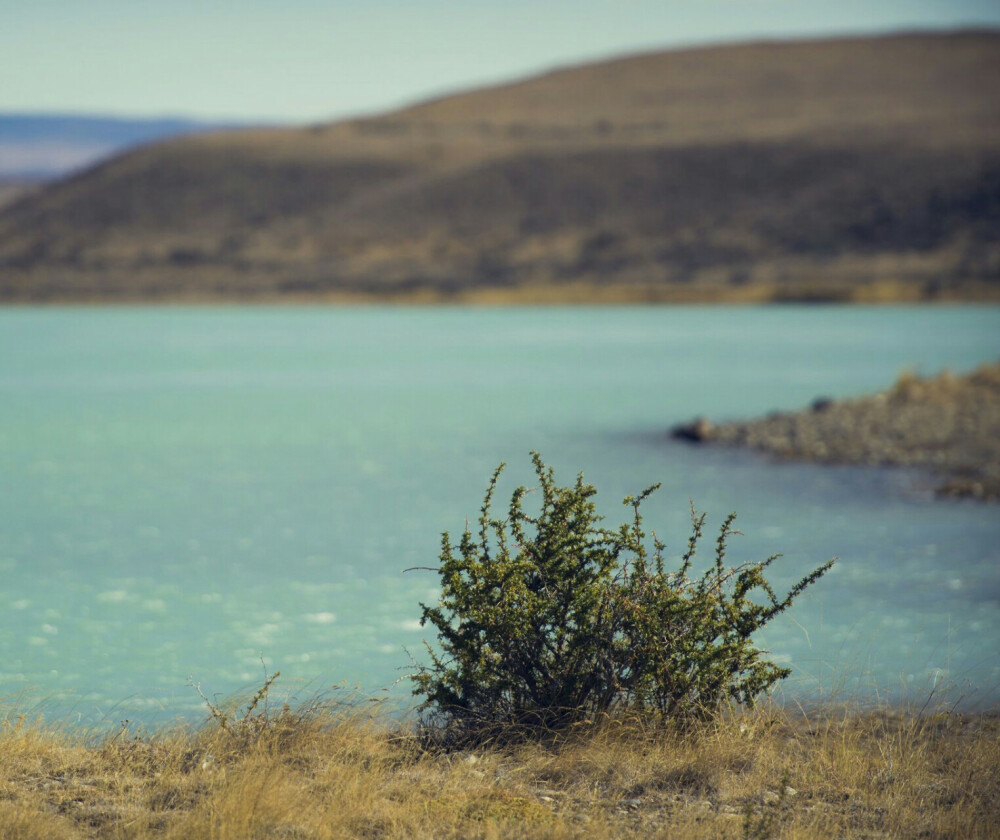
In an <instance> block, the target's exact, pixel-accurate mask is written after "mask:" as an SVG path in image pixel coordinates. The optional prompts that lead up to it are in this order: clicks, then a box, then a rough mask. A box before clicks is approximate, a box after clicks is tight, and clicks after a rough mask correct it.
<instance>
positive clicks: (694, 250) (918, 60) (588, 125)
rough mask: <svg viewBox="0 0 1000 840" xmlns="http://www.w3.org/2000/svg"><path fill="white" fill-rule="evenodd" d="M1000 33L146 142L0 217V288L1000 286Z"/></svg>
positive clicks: (728, 56)
mask: <svg viewBox="0 0 1000 840" xmlns="http://www.w3.org/2000/svg"><path fill="white" fill-rule="evenodd" d="M997 102H1000V34H997V33H987V32H984V33H959V34H951V35H908V36H894V37H885V38H870V39H843V40H832V41H819V42H801V43H768V44H750V45H737V46H726V47H716V48H710V49H697V50H683V51H672V52H661V53H653V54H649V55H640V56H635V57H631V58H625V59H618V60H614V61H608V62H602V63H599V64H593V65H588V66H584V67H577V68H569V69H564V70H558V71H554V72H552V73H548V74H546V75H543V76H540V77H537V78H533V79H528V80H526V81H522V82H518V83H516V84H512V85H507V86H502V87H497V88H489V89H484V90H477V91H472V92H470V93H464V94H459V95H456V96H450V97H446V98H443V99H439V100H435V101H432V102H427V103H423V104H419V105H417V106H414V107H412V108H408V109H405V110H402V111H398V112H395V113H392V114H388V115H385V116H381V117H377V118H372V119H365V120H355V121H350V122H342V123H334V124H330V125H322V126H313V127H310V128H303V129H286V130H268V131H251V132H223V133H218V134H214V135H207V136H199V137H192V138H187V139H181V140H175V141H170V142H166V143H161V144H157V145H153V146H150V147H147V148H144V149H140V150H138V151H136V152H133V153H131V154H128V155H125V156H122V157H120V158H117V159H114V160H112V161H110V162H108V163H105V164H104V165H102V166H99V167H97V168H95V169H92V170H90V171H88V172H85V173H82V174H80V175H77V176H75V177H73V178H71V179H68V180H66V181H63V182H61V183H58V184H55V185H53V186H51V187H49V188H47V189H45V190H43V191H41V192H39V193H37V194H32V195H28V196H27V197H25V198H23V199H22V200H20V201H16V202H14V203H13V204H11V205H9V206H8V207H6V208H3V209H2V210H0V300H8V301H12V300H49V299H70V300H87V299H150V298H155V299H163V298H178V299H183V298H238V299H242V298H261V297H263V298H270V297H275V296H283V295H284V296H288V295H291V296H305V297H310V298H311V297H334V298H336V297H348V296H349V297H361V298H365V297H378V298H383V297H393V298H394V297H400V296H407V297H416V298H417V299H435V298H440V297H441V296H447V297H453V298H456V299H483V300H572V299H583V300H628V299H666V300H669V299H745V300H762V299H803V298H806V299H880V298H891V299H899V298H906V299H915V298H922V297H946V298H947V297H969V296H975V297H982V296H998V295H1000V233H998V231H1000V107H998V106H997V104H996V103H997Z"/></svg>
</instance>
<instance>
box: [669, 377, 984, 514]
mask: <svg viewBox="0 0 1000 840" xmlns="http://www.w3.org/2000/svg"><path fill="white" fill-rule="evenodd" d="M672 435H673V436H674V437H676V438H679V439H681V440H688V441H691V442H695V443H700V444H703V443H710V444H720V445H725V446H740V447H746V448H750V449H755V450H759V451H762V452H769V453H771V454H773V455H776V456H778V457H779V458H788V459H796V460H806V461H817V462H820V463H825V464H868V465H884V466H906V467H918V468H922V469H928V470H931V471H933V472H934V473H935V474H936V475H938V476H939V478H940V481H939V485H938V488H937V490H938V493H939V494H941V495H948V496H970V497H974V498H977V499H984V500H992V501H996V500H998V499H1000V363H996V364H990V365H984V366H982V367H980V368H978V369H977V370H975V371H973V372H972V373H970V374H967V375H964V376H955V375H954V374H951V373H949V372H945V373H942V374H940V375H939V376H936V377H933V378H927V379H922V378H920V377H917V376H915V375H913V374H910V373H906V374H903V375H902V376H901V377H900V378H899V380H898V381H897V382H896V384H895V385H894V386H893V387H892V388H891V389H890V390H888V391H884V392H881V393H878V394H875V395H872V396H866V397H859V398H857V399H850V400H832V399H830V398H828V397H820V398H818V399H816V400H815V401H814V402H813V404H812V406H811V407H810V408H808V409H805V410H802V411H797V412H790V413H778V414H772V415H769V416H768V417H766V418H764V419H761V420H752V421H748V422H735V423H720V424H713V423H711V422H710V421H708V420H706V419H705V418H698V419H697V420H695V421H693V422H691V423H687V424H684V425H682V426H678V427H675V428H674V429H673V430H672Z"/></svg>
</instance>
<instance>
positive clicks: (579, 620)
mask: <svg viewBox="0 0 1000 840" xmlns="http://www.w3.org/2000/svg"><path fill="white" fill-rule="evenodd" d="M532 459H533V461H534V465H535V471H536V473H537V475H538V481H539V485H540V490H541V510H540V511H539V512H538V514H537V515H534V516H532V515H530V514H528V513H526V512H525V510H524V506H523V502H524V499H525V496H526V494H527V493H528V491H527V489H526V488H524V487H518V488H517V489H516V490H515V491H514V492H513V494H512V496H511V500H510V505H509V507H508V511H507V516H506V518H505V519H496V518H494V517H493V512H492V510H493V496H494V492H495V490H496V486H497V481H498V479H499V477H500V473H501V472H502V470H503V468H504V464H501V465H500V466H499V467H498V468H497V470H496V471H495V472H494V473H493V477H492V479H491V480H490V483H489V487H488V488H487V491H486V497H485V499H484V501H483V506H482V509H481V513H480V517H479V528H478V533H477V534H476V535H473V533H472V532H471V531H470V530H469V528H468V527H466V529H465V532H464V533H463V534H462V537H461V540H460V541H459V543H458V545H457V546H456V545H453V544H452V541H451V538H450V537H449V535H448V533H447V532H445V533H444V534H443V536H442V548H441V564H440V566H439V567H438V568H437V572H438V574H439V576H440V581H441V599H440V601H439V603H438V604H437V606H434V607H428V606H426V605H425V604H421V608H422V611H423V612H422V618H421V623H422V624H427V623H430V624H431V625H433V626H434V628H435V629H436V630H437V632H438V635H439V642H440V653H438V652H436V651H435V650H434V649H432V648H431V647H430V646H429V645H428V652H429V654H430V657H431V664H430V666H422V667H420V668H419V670H418V672H417V673H416V674H415V675H414V679H415V681H416V685H415V687H414V694H417V695H422V696H423V698H424V700H423V702H422V704H421V709H422V710H423V711H424V713H425V717H426V718H427V719H429V722H433V723H434V724H436V725H440V726H443V727H447V729H448V731H449V732H450V733H451V735H453V736H456V737H462V738H477V739H483V738H496V737H501V736H503V737H509V736H511V735H513V734H515V733H522V734H523V733H524V732H525V731H527V730H537V729H540V728H541V729H554V730H559V729H563V728H565V727H567V726H570V725H573V724H577V723H579V722H581V721H584V720H586V719H592V718H593V717H594V716H595V715H601V714H614V713H620V712H626V713H628V712H631V713H636V714H639V715H641V716H643V717H644V718H645V717H652V718H655V719H657V720H660V721H664V722H665V721H677V722H682V723H683V722H690V721H692V720H695V719H705V718H710V717H711V716H712V715H714V714H715V713H716V711H717V710H718V709H719V708H720V706H721V705H722V704H724V703H726V702H731V703H742V704H752V703H753V702H754V700H755V698H757V697H758V696H759V695H760V694H761V693H762V692H765V691H767V690H768V689H769V688H770V687H771V686H772V685H773V684H774V683H775V682H777V681H778V680H780V679H782V678H784V677H786V676H787V675H788V674H789V669H787V668H781V667H779V666H777V665H775V664H774V663H773V662H769V661H768V660H766V659H764V658H763V656H762V654H763V653H764V651H761V650H759V649H757V648H756V647H754V645H753V642H752V635H753V633H755V632H756V631H757V630H759V629H760V628H761V627H763V626H764V625H765V624H766V623H767V622H768V621H770V620H771V619H772V618H774V617H775V616H776V615H778V614H779V613H780V612H782V611H783V610H785V609H786V608H787V607H788V606H789V605H790V604H791V603H792V601H793V600H794V599H795V597H796V596H798V595H799V594H800V593H801V592H802V591H803V590H804V589H805V588H806V587H808V586H809V585H810V584H812V583H814V582H815V581H816V580H818V579H819V578H820V577H822V576H823V574H825V573H826V572H827V571H828V570H829V569H830V567H831V566H832V565H833V561H832V560H831V561H830V562H828V563H825V564H824V565H822V566H820V567H819V568H818V569H816V570H815V571H813V572H811V573H810V574H808V575H806V576H805V577H804V578H803V579H802V580H800V581H799V582H798V583H797V584H796V585H795V586H793V587H792V588H791V590H789V592H788V593H787V594H786V595H785V596H784V597H783V598H780V599H779V598H778V597H777V596H776V595H775V593H774V591H773V590H772V588H771V586H770V585H769V584H768V582H767V580H766V579H765V577H764V571H765V569H766V568H767V567H768V566H769V565H770V564H771V563H772V562H773V561H774V560H775V559H777V557H778V556H779V555H774V556H772V557H769V558H767V559H766V560H763V561H760V562H754V563H744V564H742V565H739V566H737V567H735V568H728V567H727V566H726V564H725V556H726V545H727V541H728V538H729V537H730V536H731V535H732V534H734V533H738V532H736V531H734V529H733V521H734V519H735V515H730V516H728V517H727V518H726V519H725V521H724V522H723V524H722V528H721V530H720V532H719V536H718V538H717V540H716V543H715V562H714V563H713V564H711V565H710V566H709V568H707V569H706V570H705V571H704V573H702V574H701V575H700V576H698V575H695V576H691V575H692V564H693V561H694V558H695V552H696V550H697V548H698V544H699V541H700V540H701V538H702V533H703V530H704V526H705V515H704V514H701V515H695V513H694V509H693V508H692V521H693V531H692V534H691V537H690V539H689V540H688V544H687V550H686V552H685V554H684V555H683V557H682V558H681V562H680V566H679V568H678V569H677V570H676V571H672V572H668V571H666V570H665V568H664V558H663V551H664V548H665V546H664V544H663V543H662V542H660V540H659V539H657V537H656V535H655V533H653V534H651V535H650V537H647V534H646V532H645V531H644V530H643V524H642V516H641V514H640V505H641V504H642V502H643V501H644V500H645V499H646V498H647V497H648V496H649V495H650V494H651V493H653V492H654V491H655V490H656V489H657V487H658V486H659V485H654V486H653V487H650V488H648V489H647V490H645V491H644V492H643V493H641V494H640V495H638V496H635V497H631V496H630V497H627V498H626V499H625V500H624V504H625V505H626V506H627V507H629V508H631V511H632V514H631V517H630V520H629V521H628V522H626V523H625V524H623V525H621V526H619V527H618V528H617V529H613V530H612V529H608V528H605V527H603V526H602V525H601V522H602V517H600V516H598V514H597V512H596V508H595V505H594V503H593V501H592V498H593V496H594V495H595V494H596V492H597V491H596V490H595V489H594V487H593V486H592V485H590V484H585V483H584V481H583V475H582V474H581V475H579V476H578V477H577V479H576V483H575V484H574V485H573V486H570V487H558V486H556V483H555V479H554V473H553V470H552V469H551V468H549V467H546V465H545V464H544V463H543V461H542V459H541V457H540V456H539V455H538V453H532ZM650 540H651V543H652V545H651V546H650V545H649V542H650ZM751 595H757V597H758V600H754V599H752V598H751Z"/></svg>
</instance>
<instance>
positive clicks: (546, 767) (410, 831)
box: [0, 709, 1000, 840]
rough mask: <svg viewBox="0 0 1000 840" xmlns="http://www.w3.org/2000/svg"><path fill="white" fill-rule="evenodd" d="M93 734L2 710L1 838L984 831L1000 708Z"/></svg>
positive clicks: (299, 722) (322, 721) (995, 785)
mask: <svg viewBox="0 0 1000 840" xmlns="http://www.w3.org/2000/svg"><path fill="white" fill-rule="evenodd" d="M247 723H248V724H252V725H245V724H243V723H240V722H238V721H237V722H236V723H235V724H234V725H232V726H230V727H229V728H228V729H225V728H222V727H220V726H219V725H218V724H217V723H215V722H211V723H209V724H206V725H205V726H204V727H202V728H201V729H198V730H184V729H177V730H173V731H168V732H162V733H155V734H149V735H135V734H132V733H130V732H129V731H127V730H125V729H123V730H122V731H121V732H118V733H116V734H112V735H105V736H102V737H99V738H95V737H93V736H89V737H88V736H86V735H84V734H81V733H79V732H74V731H72V730H59V729H51V728H46V727H45V726H44V725H42V724H39V723H31V722H28V721H25V720H23V719H22V720H18V719H9V720H8V721H7V722H6V723H5V724H4V725H3V726H2V729H0V840H7V838H11V840H13V838H17V839H18V840H34V838H38V840H42V838H44V839H45V840H62V838H147V837H164V838H178V839H180V838H184V840H189V839H190V840H197V839H198V838H206V839H207V838H213V839H214V840H225V839H226V838H232V840H247V838H295V840H299V838H301V840H306V838H310V839H311V838H316V839H317V840H326V838H386V840H389V839H390V838H428V840H429V839H430V838H484V840H485V839H486V838H515V837H516V838H551V840H555V839H556V838H584V837H586V838H612V837H613V838H632V837H634V838H655V837H685V838H688V837H690V838H790V840H791V839H792V838H802V839H803V840H805V838H810V839H811V838H823V837H837V838H847V839H848V840H849V838H882V837H924V838H978V837H981V838H986V837H995V836H997V834H996V831H997V826H998V825H1000V774H998V772H997V771H998V769H1000V719H998V718H997V717H996V716H993V715H987V714H983V715H971V716H967V715H954V714H948V715H939V716H920V715H915V714H907V713H902V712H898V711H881V712H877V713H868V712H863V711H832V710H825V711H823V712H814V713H808V714H807V713H803V712H800V711H795V712H789V711H784V710H777V709H762V710H758V711H753V712H745V713H740V714H737V715H734V716H732V717H730V718H728V719H726V720H723V721H720V722H717V723H714V724H711V725H708V726H705V727H703V728H701V729H699V730H698V731H695V732H689V733H686V734H682V733H678V732H663V731H648V730H643V729H642V728H639V727H635V726H626V725H623V724H620V723H618V724H615V723H607V724H604V725H602V726H594V727H586V728H582V729H579V730H577V731H576V732H575V733H573V734H572V735H570V736H568V737H564V738H560V739H556V738H549V739H547V740H545V741H543V742H541V743H532V744H525V745H522V746H519V747H509V748H505V749H489V748H484V749H482V750H478V751H475V752H460V753H449V752H446V751H444V750H440V749H429V748H427V747H426V746H423V745H422V744H421V742H420V741H419V739H418V738H416V737H415V736H414V735H412V734H411V733H410V732H409V730H405V729H403V728H402V727H401V726H400V725H398V724H396V723H394V722H392V721H391V720H390V719H388V718H386V717H383V716H380V715H379V714H378V713H376V714H375V715H365V714H360V713H358V712H357V711H356V710H355V711H351V710H346V711H338V710H337V709H332V710H331V709H326V710H325V711H321V712H316V711H315V710H314V711H310V712H289V711H287V710H286V711H283V712H281V713H278V714H271V715H269V716H261V717H255V718H253V719H251V720H249V721H247Z"/></svg>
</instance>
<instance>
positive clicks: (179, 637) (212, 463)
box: [0, 307, 1000, 722]
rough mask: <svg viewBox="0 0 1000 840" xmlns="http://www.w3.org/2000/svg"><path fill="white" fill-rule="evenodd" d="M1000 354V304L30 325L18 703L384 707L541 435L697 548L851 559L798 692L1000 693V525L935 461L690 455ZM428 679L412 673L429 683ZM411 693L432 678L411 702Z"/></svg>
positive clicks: (20, 432) (14, 401)
mask: <svg viewBox="0 0 1000 840" xmlns="http://www.w3.org/2000/svg"><path fill="white" fill-rule="evenodd" d="M998 357H1000V309H998V308H996V307H978V308H977V307H937V308H925V307H900V308H891V307H878V308H863V307H853V308H840V307H821V308H819V307H772V308H726V307H721V308H719V307H716V308H709V307H706V308H701V307H689V308H667V307H663V308H603V309H588V308H549V309H546V308H542V309H491V310H481V309H448V308H427V309H405V308H350V309H335V308H309V309H306V308H238V307H233V308H160V309H157V308H87V309H54V308H49V309H8V310H0V572H2V575H3V580H4V585H3V587H2V588H0V616H2V619H0V686H2V689H0V692H2V693H3V694H5V695H6V696H7V697H8V698H14V699H15V701H16V703H17V704H19V705H20V707H21V708H22V709H28V710H31V709H37V710H41V711H44V712H45V713H46V714H47V715H49V716H50V717H51V716H53V715H56V716H64V715H67V714H68V715H71V716H76V717H79V718H83V719H85V720H88V721H112V722H113V721H116V720H117V719H120V718H123V717H126V716H131V717H141V718H142V719H145V720H149V721H156V722H160V721H167V720H172V719H174V718H175V717H177V716H197V715H198V714H199V713H200V711H201V708H202V707H201V705H200V702H201V701H200V700H199V698H198V696H197V694H196V693H195V692H194V690H193V689H191V688H190V687H189V686H187V685H186V683H187V681H188V677H189V676H192V677H193V678H194V680H195V681H200V682H201V683H202V685H203V688H204V690H205V691H206V692H208V693H215V692H217V693H219V694H221V695H227V694H229V693H231V692H233V691H236V690H238V689H240V688H244V687H247V686H251V685H253V684H254V683H259V681H260V679H261V676H262V666H261V661H260V660H261V657H263V659H264V661H265V662H266V665H267V667H268V669H269V670H272V671H273V670H275V669H280V670H281V671H282V678H281V681H280V683H281V684H283V685H285V686H286V687H290V688H292V689H293V690H294V691H295V692H297V693H298V694H299V695H300V696H308V695H309V694H311V693H314V692H317V691H322V690H324V689H325V688H327V687H329V686H331V685H333V684H337V683H340V682H342V681H346V682H347V683H349V684H353V683H361V684H362V685H363V686H364V687H365V688H366V689H367V690H375V689H378V688H380V687H388V686H392V685H393V683H394V682H395V681H396V680H397V679H398V678H399V677H401V676H402V675H404V674H405V673H406V665H407V662H408V657H407V653H406V652H405V650H404V649H408V650H409V651H410V653H412V654H413V655H414V656H415V657H417V658H418V659H419V658H420V657H421V651H422V639H423V638H424V634H423V633H422V631H421V630H420V628H419V626H418V622H417V619H418V618H419V606H418V604H419V602H420V601H422V600H423V601H428V600H433V599H435V598H436V589H435V583H436V581H435V578H434V575H433V574H431V573H427V572H408V573H403V571H402V570H403V569H406V568H408V567H411V566H428V565H434V563H435V562H436V557H437V553H438V550H439V544H440V532H441V531H442V530H443V529H448V530H450V531H452V532H458V531H460V530H461V529H462V527H463V526H464V523H465V520H466V517H468V518H470V519H474V518H475V517H476V515H477V513H478V508H479V504H480V501H481V498H482V493H483V491H484V489H485V485H486V481H487V479H488V477H489V475H490V474H491V472H492V470H493V468H494V467H495V466H496V465H497V463H499V462H500V461H507V462H509V464H510V467H509V469H508V475H509V481H508V482H507V483H506V484H504V485H503V493H504V494H506V493H507V492H509V490H510V489H512V488H513V486H515V485H516V484H518V483H530V482H531V478H532V475H531V468H530V461H529V458H528V451H529V450H531V449H537V450H539V451H541V453H542V454H543V456H544V457H545V459H546V460H547V461H548V462H549V463H551V464H552V465H553V466H554V467H555V468H556V470H557V478H561V479H562V480H564V482H566V483H568V482H570V481H571V480H572V479H573V478H574V476H575V474H576V472H577V471H578V470H583V471H584V472H585V474H586V477H587V479H588V480H590V481H592V482H593V483H595V484H596V485H597V487H598V489H599V490H600V496H599V502H600V505H601V509H602V511H603V512H604V513H606V514H607V515H608V516H609V517H612V518H617V517H619V516H620V515H621V514H622V513H623V512H624V509H623V508H621V506H620V499H621V498H622V497H623V496H624V495H626V494H628V493H634V492H636V491H637V490H641V489H642V488H644V487H645V486H647V485H649V484H651V483H653V482H656V481H662V482H663V488H662V490H661V491H660V492H659V493H658V494H657V495H656V496H654V497H653V498H652V499H651V500H650V502H649V503H648V506H647V522H648V524H649V525H651V526H652V527H654V528H656V530H657V532H658V533H659V534H660V535H661V537H663V538H664V539H665V540H666V542H667V543H668V546H669V548H670V549H671V550H672V551H676V552H679V551H681V550H682V549H683V547H684V544H685V542H686V540H687V534H688V506H689V500H692V499H693V500H694V502H695V504H696V505H697V506H698V508H699V509H704V510H707V511H708V512H709V514H710V522H712V523H718V522H719V521H720V520H721V518H722V517H723V516H724V514H725V513H727V512H728V511H730V510H735V511H737V512H738V513H739V514H740V518H739V520H738V524H739V525H740V526H741V528H742V530H743V531H744V532H745V537H743V538H741V539H739V540H738V541H737V542H736V543H735V544H734V545H733V546H732V548H731V553H730V559H732V560H734V561H739V560H747V559H757V558H761V557H764V556H767V555H769V554H771V553H774V552H776V551H780V552H783V553H784V559H783V560H782V561H780V565H778V566H776V567H775V577H776V578H777V579H778V581H779V583H785V584H788V583H790V582H792V581H793V580H797V579H798V577H801V576H802V575H803V574H804V573H805V572H806V571H808V570H809V569H811V568H813V567H814V566H815V565H818V564H819V563H820V562H822V561H824V560H826V559H828V558H830V557H832V556H835V555H836V556H839V557H840V558H841V559H840V562H839V564H838V565H837V567H836V570H835V572H834V573H832V575H831V576H829V577H828V578H827V579H825V580H824V581H822V582H821V583H820V584H819V585H817V586H816V587H815V589H813V590H811V591H810V592H809V593H808V594H807V595H805V596H803V597H802V599H801V602H800V603H799V604H798V605H797V606H796V607H795V608H794V609H793V610H792V611H790V613H789V614H788V616H787V617H786V618H783V619H781V621H780V623H775V625H773V626H772V627H771V628H770V629H768V631H767V632H766V634H765V635H764V636H763V637H762V638H761V639H760V641H761V642H762V643H763V644H765V645H766V646H767V647H768V648H770V649H771V650H772V651H773V654H774V657H775V658H776V659H778V660H779V661H781V662H788V663H791V665H792V666H793V667H794V669H795V672H796V676H795V678H794V679H792V680H789V681H788V683H787V685H786V688H785V689H784V693H785V695H786V696H791V697H794V698H796V699H810V698H816V697H828V696H830V694H831V692H833V693H835V694H836V693H837V692H839V695H840V696H844V695H847V696H849V697H862V698H865V699H870V698H874V697H890V698H899V697H904V698H906V697H910V698H914V697H916V698H919V697H921V696H924V695H926V693H927V691H928V690H929V687H930V686H933V685H935V684H938V683H940V684H941V685H948V686H955V687H957V689H956V690H957V696H960V695H963V694H964V695H966V696H967V697H969V698H971V700H969V701H966V702H980V703H982V702H994V701H995V699H996V697H997V695H998V687H1000V664H998V651H1000V575H998V572H997V569H998V566H1000V517H998V516H997V508H995V507H990V506H986V505H982V504H978V503H973V502H954V501H940V500H935V499H934V498H933V497H932V495H931V494H930V493H929V487H930V483H929V482H928V481H927V480H926V478H925V477H922V476H919V475H914V474H911V473H906V472H895V471H881V470H871V469H857V468H823V467H817V466H812V465H774V464H772V463H770V462H769V461H767V460H766V459H764V458H761V457H758V456H756V455H752V454H747V453H740V452H731V451H713V450H704V449H698V448H690V447H687V446H685V445H683V444H679V443H675V442H672V441H670V440H669V439H667V438H666V436H665V430H666V429H667V428H668V427H669V426H670V425H671V424H673V423H675V422H679V421H681V420H686V419H689V418H690V417H692V416H694V415H697V414H706V415H709V416H711V417H713V418H716V419H723V418H730V417H732V418H735V417H748V416H753V415H756V414H760V413H763V412H767V411H771V410H775V409H786V408H794V407H797V406H801V405H804V404H806V403H808V402H809V401H811V400H812V399H814V398H815V397H817V396H819V395H827V396H834V397H836V396H847V395H853V394H856V393H860V392H864V391H869V390H874V389H876V388H880V387H884V386H886V385H888V384H890V383H891V382H892V381H893V380H894V378H895V377H896V376H897V375H898V374H899V373H900V371H902V370H903V369H905V368H912V369H915V370H917V371H918V372H921V373H933V372H936V371H938V370H940V369H941V368H943V367H951V368H952V369H954V370H967V369H970V368H972V367H974V366H975V365H976V364H978V363H980V362H983V361H986V360H990V359H996V358H998ZM400 669H402V670H400ZM393 690H394V691H396V692H397V693H402V692H404V691H405V689H404V688H401V687H399V686H396V688H395V689H393Z"/></svg>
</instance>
